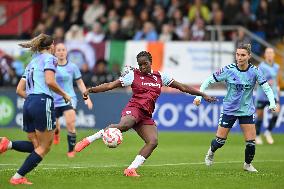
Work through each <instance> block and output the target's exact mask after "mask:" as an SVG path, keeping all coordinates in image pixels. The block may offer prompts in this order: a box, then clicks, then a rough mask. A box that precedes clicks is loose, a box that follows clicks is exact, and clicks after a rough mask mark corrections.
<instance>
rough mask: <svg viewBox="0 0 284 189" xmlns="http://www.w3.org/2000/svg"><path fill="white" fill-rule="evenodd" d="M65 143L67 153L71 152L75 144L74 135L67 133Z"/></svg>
mask: <svg viewBox="0 0 284 189" xmlns="http://www.w3.org/2000/svg"><path fill="white" fill-rule="evenodd" d="M67 143H68V152H72V151H73V150H74V146H75V144H76V133H71V132H68V134H67Z"/></svg>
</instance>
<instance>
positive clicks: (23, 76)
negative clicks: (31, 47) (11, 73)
mask: <svg viewBox="0 0 284 189" xmlns="http://www.w3.org/2000/svg"><path fill="white" fill-rule="evenodd" d="M27 77H28V76H27V68H26V69H25V71H24V73H23V75H22V78H23V79H26V78H27Z"/></svg>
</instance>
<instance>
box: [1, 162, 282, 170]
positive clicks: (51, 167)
mask: <svg viewBox="0 0 284 189" xmlns="http://www.w3.org/2000/svg"><path fill="white" fill-rule="evenodd" d="M253 162H254V163H265V162H284V159H283V160H256V161H253ZM234 163H243V161H219V162H214V164H234ZM203 164H204V162H185V163H164V164H152V165H151V164H150V165H143V167H162V166H180V165H203ZM19 165H20V164H10V163H7V164H5V163H2V164H0V167H1V166H3V167H4V166H5V167H7V166H19ZM127 166H128V165H99V166H94V165H92V164H83V163H82V164H40V165H39V167H38V168H39V169H44V170H59V169H86V168H111V167H127ZM11 170H17V169H16V168H7V169H2V168H1V170H0V172H3V171H11Z"/></svg>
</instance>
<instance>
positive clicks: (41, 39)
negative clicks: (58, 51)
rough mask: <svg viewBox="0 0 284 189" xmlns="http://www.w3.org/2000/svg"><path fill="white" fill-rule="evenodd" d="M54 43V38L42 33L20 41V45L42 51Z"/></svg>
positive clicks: (34, 50)
mask: <svg viewBox="0 0 284 189" xmlns="http://www.w3.org/2000/svg"><path fill="white" fill-rule="evenodd" d="M52 44H53V38H52V37H51V36H49V35H46V34H43V33H42V34H40V35H38V36H36V37H35V38H33V39H32V40H30V41H28V42H25V43H20V44H19V46H21V47H23V48H30V50H31V51H33V52H40V51H42V50H44V49H49V48H50V46H51V45H52Z"/></svg>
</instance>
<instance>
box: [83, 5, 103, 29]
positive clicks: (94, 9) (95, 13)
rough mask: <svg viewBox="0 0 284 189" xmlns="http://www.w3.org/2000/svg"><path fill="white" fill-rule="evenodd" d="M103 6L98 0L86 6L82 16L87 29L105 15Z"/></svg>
mask: <svg viewBox="0 0 284 189" xmlns="http://www.w3.org/2000/svg"><path fill="white" fill-rule="evenodd" d="M105 11H106V9H105V5H104V4H102V3H101V1H100V0H93V3H92V4H90V5H88V7H87V9H86V11H85V12H84V15H83V20H84V23H85V25H86V26H87V27H92V26H93V23H94V22H96V21H98V19H99V18H100V17H101V16H103V15H104V14H105Z"/></svg>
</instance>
